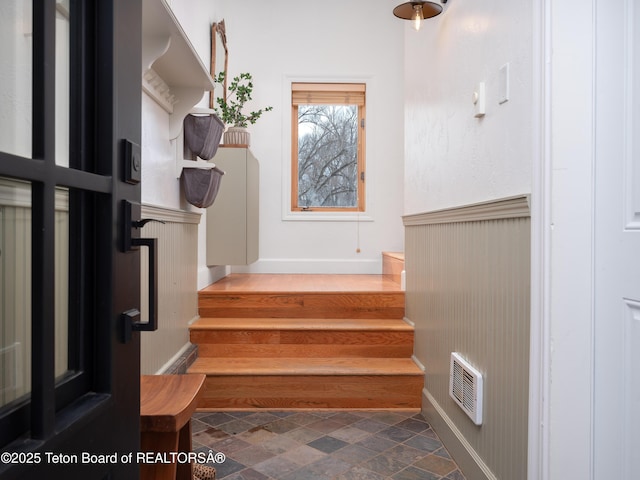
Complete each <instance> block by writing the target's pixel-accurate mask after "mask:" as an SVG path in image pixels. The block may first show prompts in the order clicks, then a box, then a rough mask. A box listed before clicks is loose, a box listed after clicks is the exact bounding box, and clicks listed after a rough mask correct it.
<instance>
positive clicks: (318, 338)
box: [191, 330, 413, 346]
mask: <svg viewBox="0 0 640 480" xmlns="http://www.w3.org/2000/svg"><path fill="white" fill-rule="evenodd" d="M191 342H192V343H198V344H204V343H220V344H269V345H275V344H279V345H314V344H317V345H323V344H326V345H411V346H413V332H349V331H346V332H345V331H337V332H336V331H333V332H330V331H313V330H309V331H279V330H274V331H268V330H248V331H228V330H227V331H220V330H193V331H191Z"/></svg>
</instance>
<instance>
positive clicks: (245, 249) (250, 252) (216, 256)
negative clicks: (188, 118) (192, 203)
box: [207, 146, 260, 266]
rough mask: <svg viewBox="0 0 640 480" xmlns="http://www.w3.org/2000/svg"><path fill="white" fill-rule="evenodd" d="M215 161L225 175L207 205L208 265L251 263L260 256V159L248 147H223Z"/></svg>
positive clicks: (213, 159) (214, 158)
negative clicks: (214, 196)
mask: <svg viewBox="0 0 640 480" xmlns="http://www.w3.org/2000/svg"><path fill="white" fill-rule="evenodd" d="M211 162H213V163H215V164H216V166H217V167H218V168H219V169H221V170H223V171H224V172H225V175H224V177H222V181H221V183H220V189H219V190H218V196H217V197H216V200H215V202H214V203H213V205H211V206H210V207H209V208H207V265H209V266H212V265H249V264H250V263H253V262H255V261H256V260H257V259H258V240H259V238H258V222H259V198H258V193H259V174H260V170H259V164H258V160H257V159H256V157H254V156H253V154H252V153H251V151H250V150H249V149H248V148H233V147H222V146H221V147H220V148H218V152H217V153H216V155H215V156H214V157H213V158H212V159H211Z"/></svg>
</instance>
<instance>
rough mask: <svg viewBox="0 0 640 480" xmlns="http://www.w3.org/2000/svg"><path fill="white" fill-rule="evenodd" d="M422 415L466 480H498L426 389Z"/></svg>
mask: <svg viewBox="0 0 640 480" xmlns="http://www.w3.org/2000/svg"><path fill="white" fill-rule="evenodd" d="M422 414H423V415H424V417H425V418H426V419H427V421H428V422H429V423H430V424H431V426H432V427H433V430H434V431H435V432H436V433H437V434H438V437H440V440H442V443H443V444H444V446H445V447H446V449H447V450H448V451H449V453H450V454H451V456H452V457H453V459H454V461H455V462H456V463H457V464H458V467H460V470H462V473H463V474H464V476H465V477H466V478H467V480H498V479H497V477H496V476H495V475H494V474H493V473H492V472H491V470H490V469H489V467H488V466H487V465H486V464H485V463H484V461H483V460H482V458H480V456H479V455H478V453H477V452H476V451H475V450H474V449H473V447H472V446H471V444H470V443H469V442H468V441H467V439H466V438H464V436H463V435H462V432H460V430H458V428H457V427H456V426H455V424H454V423H453V420H451V419H450V418H449V416H448V415H447V414H446V412H445V411H444V409H443V408H442V407H440V405H438V402H436V400H435V399H434V398H433V396H432V395H431V394H430V393H429V391H428V390H427V389H426V388H424V389H423V390H422Z"/></svg>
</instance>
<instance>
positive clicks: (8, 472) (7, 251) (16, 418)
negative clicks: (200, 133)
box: [0, 0, 142, 480]
mask: <svg viewBox="0 0 640 480" xmlns="http://www.w3.org/2000/svg"><path fill="white" fill-rule="evenodd" d="M141 15H142V7H141V2H140V0H100V1H86V0H2V1H1V2H0V449H1V451H2V452H1V459H0V460H1V461H0V478H2V479H3V480H4V479H13V478H16V479H17V478H20V479H31V478H33V479H36V478H37V479H43V478H67V479H80V478H82V479H105V478H113V479H116V478H119V479H120V478H121V479H133V478H137V476H138V471H139V469H138V467H137V465H136V464H135V452H136V451H137V450H138V448H139V437H140V435H139V388H140V387H139V375H140V372H139V363H140V344H139V334H138V333H134V334H133V336H132V338H131V339H130V340H129V341H128V342H124V341H123V338H122V335H123V332H122V324H121V322H122V320H121V318H122V317H121V313H122V312H126V311H132V310H133V309H139V303H140V299H139V297H140V288H139V279H140V271H139V254H138V253H137V252H136V251H129V252H124V251H123V248H122V243H123V242H122V240H123V239H122V236H123V232H124V231H125V228H124V225H123V216H124V215H123V211H122V210H123V209H122V204H123V203H124V201H125V200H128V201H131V202H139V201H140V185H139V183H136V182H137V173H138V172H136V171H133V172H128V173H129V174H127V172H125V170H127V169H129V168H131V165H133V164H136V162H131V161H128V160H130V158H129V157H130V156H131V155H132V152H133V153H134V154H135V152H136V148H135V146H136V145H137V144H139V143H140V105H141V103H140V91H141V89H140V74H141V65H140V51H141V36H140V27H141ZM132 146H133V148H131V147H132ZM138 158H139V157H138ZM136 166H137V165H136ZM132 170H135V169H133V168H132ZM131 453H132V454H133V456H132V457H129V454H131ZM130 458H131V460H130Z"/></svg>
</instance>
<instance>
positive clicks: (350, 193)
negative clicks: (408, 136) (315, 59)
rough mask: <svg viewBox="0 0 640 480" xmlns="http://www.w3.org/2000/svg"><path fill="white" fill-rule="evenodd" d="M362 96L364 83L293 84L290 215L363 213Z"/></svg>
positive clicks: (363, 134) (363, 125) (364, 89)
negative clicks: (293, 212) (311, 212)
mask: <svg viewBox="0 0 640 480" xmlns="http://www.w3.org/2000/svg"><path fill="white" fill-rule="evenodd" d="M365 93H366V88H365V84H364V83H292V85H291V107H292V109H291V111H292V114H291V120H292V122H291V123H292V126H291V138H292V140H291V156H292V162H291V172H292V174H291V210H292V211H345V212H363V211H364V209H365V163H364V158H365V152H364V145H365V128H364V127H365Z"/></svg>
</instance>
